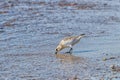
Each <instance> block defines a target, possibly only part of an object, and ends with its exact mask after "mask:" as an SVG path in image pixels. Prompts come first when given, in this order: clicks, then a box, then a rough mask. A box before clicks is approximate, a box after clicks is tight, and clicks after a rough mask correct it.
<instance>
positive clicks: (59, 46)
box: [55, 45, 63, 54]
mask: <svg viewBox="0 0 120 80" xmlns="http://www.w3.org/2000/svg"><path fill="white" fill-rule="evenodd" d="M62 49H63V48H62V46H61V45H58V46H57V47H56V49H55V54H57V53H58V52H59V51H61V50H62Z"/></svg>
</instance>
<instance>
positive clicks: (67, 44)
mask: <svg viewBox="0 0 120 80" xmlns="http://www.w3.org/2000/svg"><path fill="white" fill-rule="evenodd" d="M84 35H85V34H81V35H79V36H72V37H66V38H64V39H62V40H61V41H60V43H59V44H58V46H57V47H56V49H55V54H57V53H58V52H59V51H61V50H62V49H64V48H70V50H69V51H68V52H67V53H70V54H71V53H72V52H71V51H72V50H73V48H72V47H73V46H74V45H75V44H76V43H78V42H79V41H80V39H81V38H82V37H84Z"/></svg>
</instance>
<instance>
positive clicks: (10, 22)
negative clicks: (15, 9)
mask: <svg viewBox="0 0 120 80" xmlns="http://www.w3.org/2000/svg"><path fill="white" fill-rule="evenodd" d="M16 20H17V19H10V20H8V21H6V22H4V23H3V26H7V27H12V26H14V25H15V24H14V22H15V21H16Z"/></svg>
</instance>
